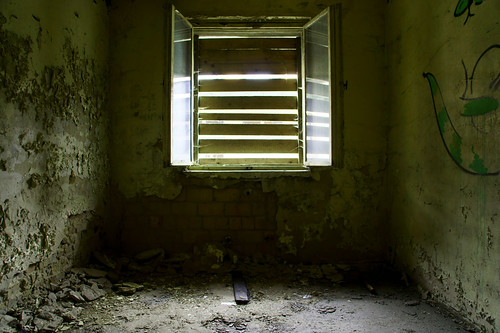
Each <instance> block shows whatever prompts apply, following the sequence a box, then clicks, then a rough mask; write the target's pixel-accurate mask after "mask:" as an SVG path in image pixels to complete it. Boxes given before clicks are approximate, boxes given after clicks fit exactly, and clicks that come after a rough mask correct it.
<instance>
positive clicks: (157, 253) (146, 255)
mask: <svg viewBox="0 0 500 333" xmlns="http://www.w3.org/2000/svg"><path fill="white" fill-rule="evenodd" d="M158 257H159V258H163V257H165V250H164V249H162V248H157V249H151V250H147V251H143V252H141V253H139V254H137V255H136V256H135V259H136V260H139V261H147V260H150V259H154V258H158Z"/></svg>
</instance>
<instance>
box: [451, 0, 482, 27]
mask: <svg viewBox="0 0 500 333" xmlns="http://www.w3.org/2000/svg"><path fill="white" fill-rule="evenodd" d="M483 2H484V0H458V3H457V7H455V12H454V13H453V15H454V16H455V17H459V16H461V15H462V14H463V13H465V12H467V18H466V19H465V22H464V24H465V23H467V20H468V19H469V17H471V16H473V15H474V14H471V12H470V7H471V6H472V4H475V5H480V4H482V3H483Z"/></svg>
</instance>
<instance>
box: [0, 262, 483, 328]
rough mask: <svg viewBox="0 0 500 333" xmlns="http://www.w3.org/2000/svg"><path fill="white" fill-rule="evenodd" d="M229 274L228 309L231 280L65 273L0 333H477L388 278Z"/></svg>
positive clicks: (341, 272) (266, 270)
mask: <svg viewBox="0 0 500 333" xmlns="http://www.w3.org/2000/svg"><path fill="white" fill-rule="evenodd" d="M239 268H240V271H241V272H242V273H243V276H244V279H245V282H246V287H247V288H248V293H249V297H250V300H249V302H248V303H246V304H237V303H236V302H235V298H234V291H233V281H232V275H231V270H224V269H217V270H214V271H213V272H203V273H196V274H194V273H190V274H188V273H186V272H177V270H175V269H165V270H164V271H163V272H161V273H159V272H149V273H146V272H137V271H136V272H134V273H130V274H122V275H121V276H119V277H116V276H115V277H114V278H115V279H116V280H115V283H111V282H109V280H108V279H107V278H106V277H103V276H101V275H103V274H105V272H102V271H99V270H96V269H88V268H87V269H78V270H73V271H72V272H70V273H68V275H67V276H66V278H64V279H62V280H61V281H60V282H59V283H58V284H55V285H53V286H52V288H53V291H49V292H48V294H47V296H46V297H47V299H43V298H40V299H39V300H38V301H37V306H36V308H33V307H31V308H28V309H26V308H25V309H24V310H23V308H22V307H18V308H17V309H15V310H11V311H10V312H8V313H6V314H5V315H4V319H2V320H3V321H4V324H5V318H7V317H9V318H11V319H9V318H7V319H9V320H10V321H9V320H7V321H8V322H7V324H5V325H4V326H3V327H11V328H12V330H11V332H22V331H25V332H28V331H38V332H102V333H111V332H113V333H114V332H248V333H249V332H343V333H344V332H384V333H385V332H426V333H427V332H476V331H477V330H476V329H474V327H472V326H470V325H469V324H467V323H466V322H465V321H464V320H462V319H461V318H459V317H457V316H456V315H453V314H452V313H451V312H449V311H448V310H447V309H445V308H444V307H442V306H440V305H437V304H436V303H434V302H433V301H432V295H429V294H428V293H425V292H422V291H421V292H418V291H417V288H415V287H413V286H411V285H409V284H408V283H407V281H406V279H405V277H404V275H401V274H399V273H396V272H393V271H383V272H380V271H377V272H374V273H364V274H358V273H353V271H352V269H351V268H350V267H348V266H345V265H344V266H334V265H288V264H284V263H281V264H274V265H257V264H248V265H243V266H240V267H239ZM61 284H63V285H61ZM79 284H80V285H79ZM92 291H93V292H92ZM52 294H53V295H52ZM50 299H52V301H50ZM55 318H59V319H55ZM8 325H10V326H8ZM0 328H1V326H0ZM0 331H2V330H1V329H0ZM7 331H8V330H7Z"/></svg>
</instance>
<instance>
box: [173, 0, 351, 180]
mask: <svg viewBox="0 0 500 333" xmlns="http://www.w3.org/2000/svg"><path fill="white" fill-rule="evenodd" d="M168 7H169V8H168V10H167V14H166V20H165V22H166V24H165V35H166V40H165V55H166V56H165V69H166V70H165V73H164V75H165V84H164V86H165V91H164V93H165V100H166V103H164V105H165V110H164V111H165V113H164V115H165V118H166V119H165V120H166V121H165V131H164V132H165V134H166V138H165V140H164V141H165V144H164V146H165V148H166V150H165V151H166V152H167V154H165V156H166V160H165V165H168V166H184V167H186V171H200V172H201V171H208V172H212V171H213V172H216V171H229V172H243V171H244V172H252V171H265V172H266V171H279V172H287V171H292V172H294V171H307V170H309V168H310V167H316V166H327V167H334V168H341V167H342V166H343V73H342V63H343V61H342V39H341V37H342V36H341V35H342V34H341V5H340V4H337V5H333V6H330V7H328V8H326V9H325V10H324V11H322V12H321V13H319V14H318V15H317V16H316V17H314V18H313V19H312V20H310V21H309V22H307V23H306V24H305V25H302V26H300V27H299V26H285V25H283V24H278V26H275V24H271V25H270V26H261V27H259V28H258V29H255V28H253V27H248V26H247V27H240V26H236V27H212V26H203V27H193V26H192V25H191V23H190V22H189V20H187V19H186V18H184V17H183V16H182V14H181V13H180V12H179V11H177V10H176V9H175V7H174V6H173V5H170V6H168ZM175 15H178V16H180V17H182V18H183V19H184V20H185V22H187V24H189V25H190V26H191V28H192V29H191V59H192V60H191V82H192V84H191V89H192V93H191V101H190V103H191V110H190V115H191V117H192V118H191V126H190V131H191V133H190V136H191V140H192V141H191V144H190V147H191V152H190V156H191V158H190V161H189V162H187V163H175V162H173V161H172V156H171V154H172V147H173V144H174V141H173V137H172V133H173V129H172V126H173V125H172V115H171V114H172V110H173V102H174V101H173V98H172V89H173V84H174V83H173V72H174V68H173V67H174V65H173V63H174V62H173V55H174V50H173V48H174V43H173V42H174V29H173V24H174V23H175ZM324 15H327V18H328V54H329V59H328V60H329V61H328V66H329V68H328V75H329V81H330V84H329V87H330V91H329V103H330V153H329V156H330V159H329V161H328V162H326V163H314V162H311V161H308V160H307V149H308V148H307V145H306V139H307V133H306V128H307V127H306V126H307V124H306V121H307V116H306V106H305V105H306V89H305V87H306V77H305V76H306V68H305V57H306V50H305V47H306V45H305V43H306V40H305V39H306V38H305V31H306V29H307V28H308V27H310V26H312V25H313V24H314V23H315V22H317V21H318V20H319V19H321V18H322V17H324ZM240 20H241V22H245V20H244V19H242V18H238V21H240ZM248 21H249V22H250V21H251V20H248ZM278 21H279V20H278ZM203 34H205V35H206V34H210V35H212V36H216V35H221V36H222V35H228V34H238V35H245V36H271V37H272V36H276V37H279V36H284V35H286V36H290V35H296V36H297V37H299V38H300V41H301V49H300V50H297V52H300V53H299V54H298V58H299V59H300V61H299V63H300V67H299V69H298V73H297V76H298V80H297V88H298V99H297V108H298V112H299V122H300V125H299V127H301V128H299V134H298V135H299V139H300V140H299V142H301V143H302V146H301V147H299V151H300V155H301V157H300V158H301V161H299V163H297V164H290V165H288V164H286V165H283V164H276V165H269V166H267V165H257V166H256V165H228V166H218V165H217V166H216V165H198V164H196V163H195V161H194V157H195V156H194V149H193V147H194V145H195V144H196V142H197V141H196V137H197V135H198V133H197V130H196V128H197V127H196V126H197V125H196V121H197V113H198V110H197V103H195V101H196V100H197V99H196V98H197V93H198V89H197V84H198V80H197V73H195V72H194V68H196V67H195V65H194V63H195V61H197V60H196V58H195V50H194V42H193V41H194V39H195V38H196V37H195V36H197V35H203Z"/></svg>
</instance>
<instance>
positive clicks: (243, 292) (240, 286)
mask: <svg viewBox="0 0 500 333" xmlns="http://www.w3.org/2000/svg"><path fill="white" fill-rule="evenodd" d="M233 289H234V300H235V301H236V304H247V303H248V301H249V300H250V298H249V297H248V289H247V286H246V284H245V280H244V279H243V274H242V273H241V272H233Z"/></svg>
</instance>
